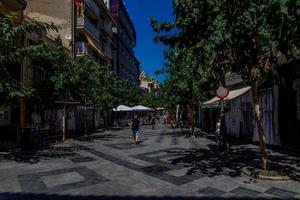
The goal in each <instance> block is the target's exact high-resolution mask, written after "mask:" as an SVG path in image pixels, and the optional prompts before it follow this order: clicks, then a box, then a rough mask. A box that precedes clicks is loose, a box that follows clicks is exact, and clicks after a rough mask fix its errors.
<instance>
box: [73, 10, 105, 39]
mask: <svg viewBox="0 0 300 200" xmlns="http://www.w3.org/2000/svg"><path fill="white" fill-rule="evenodd" d="M80 27H84V28H86V29H87V30H88V31H89V32H90V33H91V34H92V35H93V36H94V37H95V38H96V39H97V40H99V35H100V33H99V31H98V30H97V27H95V25H93V23H92V22H91V21H90V20H89V19H88V18H87V17H85V16H83V15H81V16H77V28H80Z"/></svg>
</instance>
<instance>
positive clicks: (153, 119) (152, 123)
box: [151, 113, 156, 130]
mask: <svg viewBox="0 0 300 200" xmlns="http://www.w3.org/2000/svg"><path fill="white" fill-rule="evenodd" d="M155 120H156V119H155V114H154V113H152V115H151V125H152V130H154V128H155Z"/></svg>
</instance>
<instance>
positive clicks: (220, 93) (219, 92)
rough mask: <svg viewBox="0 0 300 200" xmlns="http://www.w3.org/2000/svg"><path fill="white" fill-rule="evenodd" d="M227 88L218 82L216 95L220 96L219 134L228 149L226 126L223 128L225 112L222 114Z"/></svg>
mask: <svg viewBox="0 0 300 200" xmlns="http://www.w3.org/2000/svg"><path fill="white" fill-rule="evenodd" d="M229 92H230V91H229V88H227V87H224V86H223V84H222V83H220V84H219V87H218V89H217V91H216V96H217V97H218V98H220V107H221V111H220V119H221V127H220V132H221V133H220V135H221V136H223V138H222V139H223V141H222V142H224V143H225V144H226V148H227V150H228V144H227V139H226V128H225V114H224V99H225V98H226V97H227V96H228V95H229Z"/></svg>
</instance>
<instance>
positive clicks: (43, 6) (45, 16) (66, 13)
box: [25, 0, 73, 50]
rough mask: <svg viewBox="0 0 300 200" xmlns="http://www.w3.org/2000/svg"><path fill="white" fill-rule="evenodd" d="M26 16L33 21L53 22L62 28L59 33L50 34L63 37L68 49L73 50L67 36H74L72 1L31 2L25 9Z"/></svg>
mask: <svg viewBox="0 0 300 200" xmlns="http://www.w3.org/2000/svg"><path fill="white" fill-rule="evenodd" d="M25 15H27V16H28V17H30V18H32V19H36V20H39V21H43V22H49V23H51V22H53V23H54V24H56V25H59V26H60V28H61V29H60V30H59V31H58V33H57V32H56V31H49V32H48V34H49V35H50V36H52V37H56V36H57V35H58V34H59V35H60V36H61V39H62V42H63V44H64V46H65V47H66V48H68V49H69V50H71V49H72V45H71V40H70V39H67V38H66V37H67V35H69V36H72V20H73V18H72V16H73V15H72V0H30V1H28V3H27V7H26V9H25Z"/></svg>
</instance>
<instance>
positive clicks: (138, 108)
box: [132, 105, 154, 111]
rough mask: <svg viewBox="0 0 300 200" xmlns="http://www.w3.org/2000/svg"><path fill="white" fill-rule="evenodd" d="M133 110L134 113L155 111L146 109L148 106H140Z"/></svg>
mask: <svg viewBox="0 0 300 200" xmlns="http://www.w3.org/2000/svg"><path fill="white" fill-rule="evenodd" d="M132 110H133V111H152V110H154V109H152V108H149V107H146V106H142V105H138V106H134V107H132Z"/></svg>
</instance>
